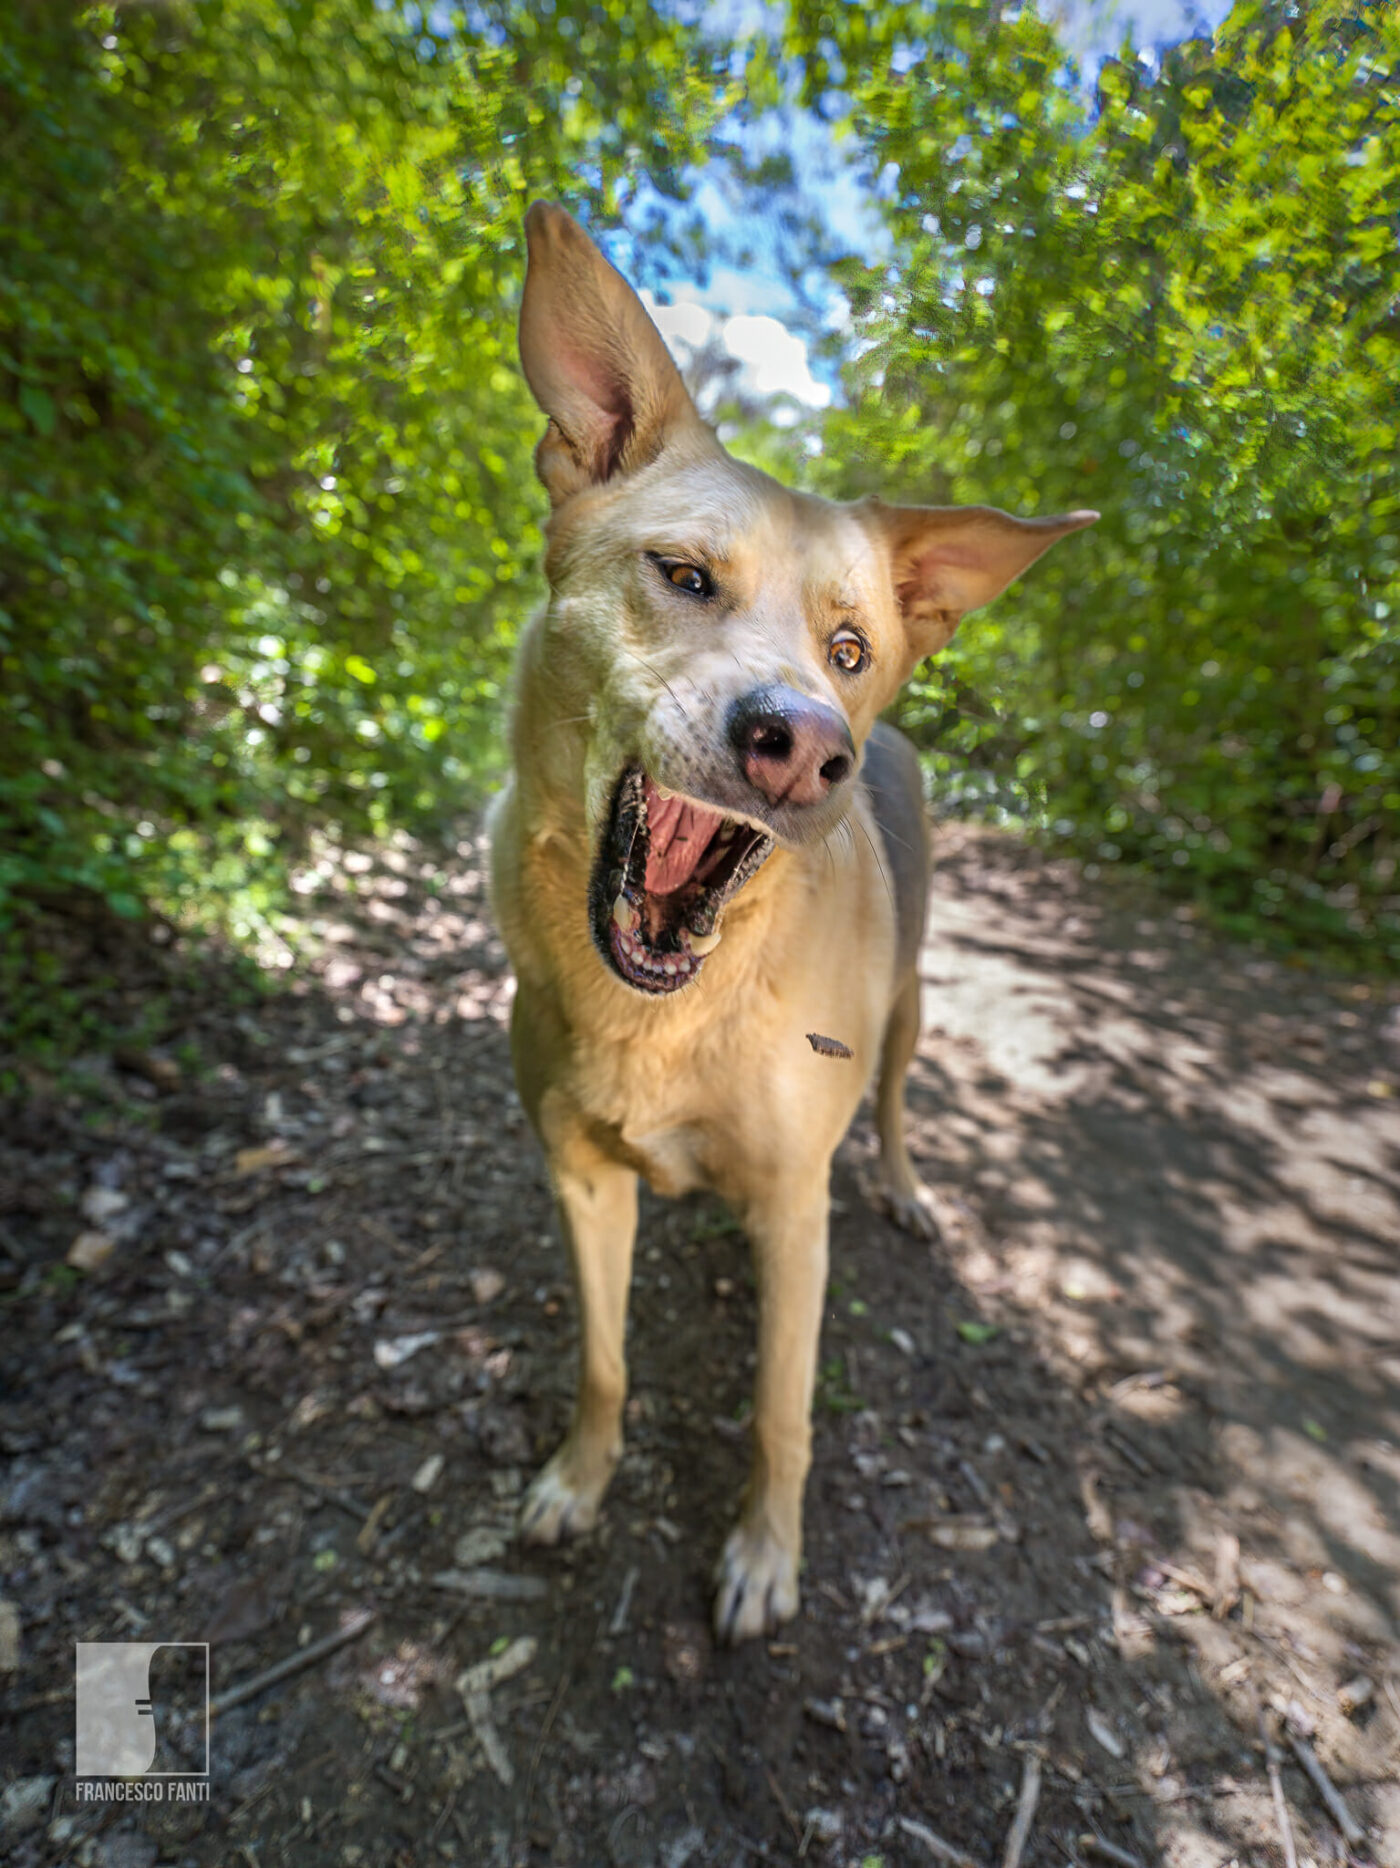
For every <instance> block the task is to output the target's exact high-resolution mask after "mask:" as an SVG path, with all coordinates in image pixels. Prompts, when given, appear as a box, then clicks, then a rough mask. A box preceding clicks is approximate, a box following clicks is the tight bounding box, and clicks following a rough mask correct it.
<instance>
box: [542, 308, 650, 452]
mask: <svg viewBox="0 0 1400 1868" xmlns="http://www.w3.org/2000/svg"><path fill="white" fill-rule="evenodd" d="M555 366H556V369H557V371H558V374H559V375H560V376H561V377H563V378H564V379H565V380H566V381H567V382H568V383H569V384H570V386H571V387H572V389H573V390H574V391H575V392H576V394H575V395H571V396H569V397H567V401H568V402H569V403H570V404H572V405H573V406H572V407H570V408H569V410H568V416H567V418H566V419H569V420H571V421H572V423H573V425H574V426H575V428H576V430H577V432H575V433H572V434H569V435H568V439H569V440H570V441H571V442H572V443H573V444H574V446H575V448H576V449H578V450H579V451H581V452H582V453H584V454H585V455H586V456H587V465H588V467H589V469H590V471H591V473H592V476H593V478H594V479H596V480H610V479H611V478H612V476H613V474H614V473H616V471H617V469H618V467H619V465H620V464H621V461H622V456H623V454H624V452H625V451H626V447H627V443H628V441H629V439H630V438H631V434H632V429H633V427H634V425H635V419H634V415H633V409H632V398H631V396H630V394H629V393H628V390H627V384H626V381H625V379H624V377H623V376H622V374H621V372H619V371H617V370H615V369H613V368H611V367H610V363H609V359H608V358H606V357H603V356H600V355H597V354H594V353H590V352H589V351H588V350H585V349H583V348H581V347H579V346H575V345H571V344H570V343H568V342H567V340H565V341H562V342H561V343H560V344H559V346H558V349H557V351H556V354H555ZM560 400H561V402H562V401H564V400H565V398H560ZM554 420H555V422H556V425H562V424H560V422H559V416H558V415H555V417H554Z"/></svg>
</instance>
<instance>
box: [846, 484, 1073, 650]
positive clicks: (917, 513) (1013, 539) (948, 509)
mask: <svg viewBox="0 0 1400 1868" xmlns="http://www.w3.org/2000/svg"><path fill="white" fill-rule="evenodd" d="M875 510H876V512H877V514H878V516H879V518H880V520H881V522H882V524H883V525H884V527H885V531H886V536H887V538H888V540H889V546H890V574H891V581H892V582H893V584H894V592H895V596H896V598H897V599H898V601H899V607H900V610H901V611H902V613H903V615H904V620H905V624H906V627H907V628H908V630H909V633H910V637H911V640H912V642H913V645H914V647H915V648H916V650H917V652H918V653H919V654H920V655H921V656H922V655H928V654H931V653H932V652H933V651H934V650H935V649H941V648H942V647H943V646H944V644H945V643H947V642H948V641H949V640H950V639H951V637H952V634H953V631H954V630H955V629H956V628H957V626H958V623H959V620H960V619H961V618H962V617H963V615H964V614H965V613H966V612H967V611H968V610H976V609H980V608H981V606H982V605H983V604H984V603H990V602H991V601H992V599H993V598H994V597H997V596H1000V594H1001V592H1002V591H1003V590H1005V589H1006V587H1007V585H1008V584H1010V583H1012V582H1014V580H1015V579H1016V578H1018V577H1019V576H1020V575H1021V573H1022V571H1024V570H1026V569H1027V568H1028V566H1030V565H1032V564H1034V562H1035V560H1036V559H1037V558H1038V557H1040V555H1041V553H1042V552H1045V551H1048V550H1049V549H1050V547H1051V546H1052V545H1053V544H1054V543H1055V541H1056V540H1057V539H1061V538H1064V537H1066V536H1067V534H1069V533H1070V532H1078V531H1080V530H1082V529H1083V527H1084V526H1086V525H1092V524H1093V523H1094V521H1095V519H1097V518H1098V516H1099V515H1098V514H1097V513H1096V512H1071V513H1063V514H1060V515H1057V516H1056V517H1054V518H1049V519H1017V518H1015V517H1013V516H1012V514H1010V513H1007V512H998V511H997V509H996V508H995V507H994V506H896V507H882V506H877V507H876V509H875Z"/></svg>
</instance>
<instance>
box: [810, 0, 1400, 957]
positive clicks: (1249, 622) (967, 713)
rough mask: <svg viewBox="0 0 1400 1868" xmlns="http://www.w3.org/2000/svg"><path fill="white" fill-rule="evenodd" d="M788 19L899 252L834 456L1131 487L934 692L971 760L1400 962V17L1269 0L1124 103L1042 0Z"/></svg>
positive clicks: (945, 493)
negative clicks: (1068, 49) (1013, 9)
mask: <svg viewBox="0 0 1400 1868" xmlns="http://www.w3.org/2000/svg"><path fill="white" fill-rule="evenodd" d="M792 49H793V50H794V51H795V52H797V53H798V54H800V55H801V56H802V58H803V59H804V60H805V69H806V77H807V84H808V89H809V94H810V95H811V96H812V97H813V98H814V99H816V98H820V97H821V96H823V95H824V94H825V93H826V92H827V91H828V90H829V88H830V87H831V86H833V85H840V86H842V87H844V89H845V90H846V91H847V92H848V93H849V95H850V98H851V101H852V106H853V108H852V119H851V127H852V129H853V130H854V132H855V133H856V134H857V135H858V136H859V137H860V139H861V141H862V144H863V146H864V150H865V152H866V153H867V154H868V158H869V161H870V164H871V167H872V169H873V170H877V171H883V173H884V176H885V178H886V181H887V183H888V184H889V188H888V199H887V202H886V217H887V221H888V225H889V228H890V231H891V233H892V235H893V238H894V242H895V248H896V254H895V259H894V262H893V263H892V264H891V265H889V266H888V267H879V268H868V267H863V266H859V265H855V264H852V265H849V266H848V267H847V268H846V270H845V275H844V284H845V288H846V291H847V293H848V296H849V298H850V300H851V303H852V307H853V311H854V315H855V322H856V330H857V333H858V336H859V338H860V340H861V344H862V346H863V354H862V355H861V357H860V359H859V362H858V363H857V364H856V365H855V366H854V368H853V370H852V372H851V376H850V384H849V387H850V391H851V396H850V407H849V408H847V409H845V410H842V411H838V412H835V413H834V414H833V415H832V417H831V419H830V421H829V423H828V425H827V429H826V435H825V443H826V450H825V461H826V466H825V470H824V476H823V478H824V483H825V484H826V485H827V486H828V487H829V488H830V489H831V490H834V491H837V492H841V493H855V492H857V491H860V490H862V489H863V488H864V487H868V486H869V485H871V484H880V485H882V486H883V487H884V489H885V490H887V491H889V492H891V493H898V494H901V495H903V496H904V497H907V498H911V499H917V500H928V501H932V502H945V501H946V502H950V503H952V502H957V503H962V502H964V501H988V502H990V503H992V504H995V505H999V506H1003V507H1006V508H1009V509H1011V510H1013V511H1023V512H1049V511H1055V510H1063V509H1066V508H1073V507H1082V506H1093V507H1098V508H1100V509H1101V510H1102V512H1103V515H1104V516H1103V520H1102V522H1101V524H1100V525H1099V526H1098V527H1097V528H1096V530H1095V531H1094V532H1093V533H1090V534H1088V535H1086V536H1085V537H1081V538H1078V539H1075V540H1073V541H1071V542H1070V543H1069V544H1067V545H1064V546H1062V547H1060V548H1059V549H1058V550H1057V551H1056V553H1054V554H1053V555H1052V557H1051V558H1050V559H1049V560H1047V561H1046V562H1045V563H1044V564H1043V565H1041V566H1038V567H1037V568H1036V569H1035V571H1033V572H1032V573H1031V575H1030V576H1029V578H1028V579H1027V580H1026V582H1025V584H1024V585H1023V586H1018V587H1017V588H1016V590H1015V591H1014V592H1013V593H1012V594H1011V595H1010V596H1009V597H1007V598H1006V599H1004V600H1003V601H1002V603H1001V604H999V605H998V606H997V607H996V609H995V610H993V612H992V613H991V614H990V615H989V616H986V617H975V618H973V619H972V620H971V621H970V622H969V623H967V624H966V625H964V628H963V630H962V631H961V632H960V634H959V636H958V638H957V640H956V643H955V644H954V647H953V649H952V650H951V651H950V652H949V654H948V655H947V656H946V657H945V658H944V660H943V662H942V663H940V664H938V665H937V666H936V667H935V668H934V670H933V671H932V672H931V673H929V674H928V676H927V678H926V680H925V681H924V682H923V683H922V684H920V685H918V686H916V688H915V690H914V692H913V694H912V695H911V698H910V703H909V706H908V709H907V717H908V719H909V721H910V723H911V724H912V726H913V727H914V729H915V731H916V733H918V734H920V736H921V737H922V738H923V739H924V741H925V743H929V742H930V740H932V741H933V742H934V743H936V745H937V747H938V749H939V750H938V753H937V755H936V758H935V764H936V766H937V767H938V768H939V769H940V775H941V778H942V781H943V783H944V784H945V785H947V786H948V788H949V789H950V791H951V792H952V793H953V795H954V796H955V797H957V796H959V795H961V796H962V797H963V798H964V799H966V798H976V797H982V798H986V799H991V800H992V801H994V802H997V803H1000V804H1001V805H1003V806H1007V807H1010V808H1012V809H1019V810H1021V811H1023V812H1024V811H1030V812H1032V813H1034V812H1035V811H1037V810H1038V811H1039V812H1040V813H1041V814H1042V815H1043V817H1044V819H1045V820H1046V821H1048V823H1049V824H1050V826H1051V827H1052V828H1053V830H1054V832H1055V833H1057V834H1058V835H1059V836H1060V837H1062V838H1065V839H1068V840H1069V841H1071V842H1072V843H1073V844H1074V845H1076V846H1077V847H1079V848H1081V849H1083V850H1084V851H1086V852H1087V853H1089V854H1091V855H1092V856H1094V857H1095V858H1097V860H1099V861H1101V862H1106V861H1119V860H1124V861H1132V862H1136V863H1140V864H1145V865H1147V866H1150V867H1151V868H1153V869H1154V870H1156V871H1157V872H1158V873H1159V874H1161V875H1163V876H1164V877H1166V878H1167V879H1168V880H1169V881H1171V882H1172V883H1173V884H1174V885H1176V886H1180V887H1182V888H1184V889H1188V890H1190V891H1192V892H1194V893H1196V894H1197V895H1199V896H1200V897H1201V898H1202V899H1203V900H1205V901H1207V902H1208V903H1210V904H1211V905H1212V906H1213V907H1214V908H1215V909H1216V910H1217V911H1218V912H1219V913H1221V914H1222V915H1223V916H1224V917H1225V918H1226V919H1227V921H1229V922H1231V923H1232V924H1233V925H1235V926H1236V927H1237V928H1239V929H1240V930H1242V931H1254V930H1256V929H1258V928H1259V927H1260V926H1261V925H1268V924H1270V923H1275V924H1281V925H1284V926H1286V927H1287V928H1288V929H1289V930H1290V931H1291V933H1292V934H1293V936H1294V937H1295V938H1302V939H1304V940H1305V941H1308V942H1310V943H1312V944H1314V945H1322V946H1329V945H1338V946H1344V947H1348V948H1350V949H1351V950H1352V951H1353V952H1358V953H1360V954H1361V955H1362V956H1363V957H1367V956H1368V957H1370V958H1371V959H1372V960H1376V959H1381V958H1384V959H1386V960H1388V961H1389V962H1391V963H1392V964H1393V963H1395V962H1397V961H1400V895H1398V894H1397V885H1396V874H1395V871H1396V862H1397V858H1400V626H1398V624H1400V432H1397V431H1398V430H1400V420H1398V419H1397V418H1398V417H1400V398H1398V397H1397V389H1396V385H1397V383H1400V242H1398V241H1397V232H1398V231H1400V13H1397V11H1396V9H1395V8H1393V7H1391V6H1388V5H1383V4H1379V3H1377V0H1366V3H1362V0H1341V3H1340V4H1338V3H1337V0H1326V3H1324V4H1319V5H1316V6H1313V7H1310V8H1306V9H1298V8H1295V7H1275V6H1265V5H1260V4H1257V3H1255V0H1241V4H1239V5H1237V6H1236V8H1235V11H1234V13H1233V14H1232V15H1231V17H1230V19H1229V20H1228V21H1227V22H1226V24H1225V26H1224V27H1223V28H1222V29H1221V30H1220V32H1219V34H1218V36H1217V39H1216V42H1215V43H1214V45H1212V44H1211V42H1210V41H1207V40H1192V41H1189V42H1187V43H1186V44H1184V45H1182V46H1180V47H1178V48H1176V49H1175V50H1173V51H1172V52H1170V53H1168V54H1167V55H1166V57H1165V59H1164V61H1163V63H1162V66H1161V68H1160V71H1158V72H1157V73H1156V74H1155V75H1152V74H1150V73H1149V72H1148V70H1146V69H1145V68H1144V67H1143V65H1142V64H1141V63H1140V62H1139V61H1137V60H1135V59H1133V58H1132V57H1131V55H1130V53H1128V52H1125V54H1124V56H1123V58H1122V59H1121V60H1120V61H1110V62H1109V63H1108V64H1107V65H1106V66H1105V67H1104V69H1103V72H1102V74H1101V76H1100V79H1099V87H1098V96H1097V99H1096V101H1095V105H1094V108H1093V109H1092V110H1090V109H1089V108H1088V107H1087V106H1086V104H1085V102H1084V93H1083V91H1082V89H1081V88H1080V87H1079V86H1078V84H1077V82H1076V79H1075V74H1074V73H1073V72H1072V71H1071V70H1070V69H1069V67H1068V66H1067V63H1066V59H1065V56H1064V54H1063V52H1062V50H1061V48H1060V46H1059V45H1058V43H1057V41H1056V37H1055V34H1054V31H1053V30H1052V28H1051V27H1049V26H1048V25H1046V24H1045V23H1044V22H1043V21H1041V20H1040V19H1039V18H1037V17H1036V15H1035V14H1034V13H1033V12H1031V11H1029V10H1027V11H1024V12H1021V13H1020V14H1019V15H1016V16H1010V17H1008V16H1005V15H1003V11H1002V9H1001V8H1000V7H994V6H989V5H986V4H978V5H968V4H943V5H940V6H937V7H935V8H932V9H930V8H928V7H925V6H912V5H910V6H905V5H894V6H885V7H880V8H877V9H870V10H865V11H859V10H857V9H854V8H844V9H840V10H839V11H836V12H832V11H821V12H819V11H818V10H817V8H816V6H815V5H812V6H808V5H807V4H805V3H802V4H798V5H797V6H796V7H795V8H794V16H793V29H792ZM872 475H874V476H875V477H874V479H873V480H872ZM992 769H994V770H995V772H996V773H997V774H998V776H997V778H996V779H995V780H993V778H992V777H991V770H992ZM1013 776H1014V783H1013V784H1010V785H1008V783H1007V780H1008V778H1011V777H1013Z"/></svg>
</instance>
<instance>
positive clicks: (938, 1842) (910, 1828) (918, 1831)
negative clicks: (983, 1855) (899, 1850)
mask: <svg viewBox="0 0 1400 1868" xmlns="http://www.w3.org/2000/svg"><path fill="white" fill-rule="evenodd" d="M895 1821H896V1822H897V1823H898V1824H899V1826H900V1828H901V1829H902V1830H903V1831H904V1833H905V1835H906V1836H908V1837H909V1840H910V1841H911V1842H918V1843H920V1844H922V1846H923V1847H924V1848H926V1849H927V1850H928V1852H929V1854H930V1855H931V1856H932V1857H933V1859H934V1860H935V1861H939V1862H951V1863H952V1864H953V1868H981V1864H980V1863H979V1862H977V1861H976V1860H975V1859H974V1858H973V1857H972V1856H971V1855H967V1854H964V1852H963V1851H962V1850H961V1849H960V1848H955V1847H954V1845H953V1844H952V1843H951V1842H945V1841H944V1840H943V1838H942V1836H936V1835H935V1834H934V1833H933V1831H932V1830H931V1829H929V1828H928V1827H926V1825H925V1824H923V1823H916V1822H915V1821H914V1819H913V1817H912V1816H897V1817H896V1818H895Z"/></svg>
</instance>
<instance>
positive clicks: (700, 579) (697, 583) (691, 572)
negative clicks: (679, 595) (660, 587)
mask: <svg viewBox="0 0 1400 1868" xmlns="http://www.w3.org/2000/svg"><path fill="white" fill-rule="evenodd" d="M666 576H667V578H668V579H669V580H670V582H671V583H673V584H674V585H675V586H676V588H677V590H688V591H689V592H690V594H691V596H692V597H708V596H709V595H710V592H711V591H712V590H713V588H714V586H713V585H712V584H711V582H710V580H709V578H708V577H706V575H705V573H704V572H703V571H702V570H701V569H700V567H699V566H698V565H695V564H668V565H667V567H666Z"/></svg>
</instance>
